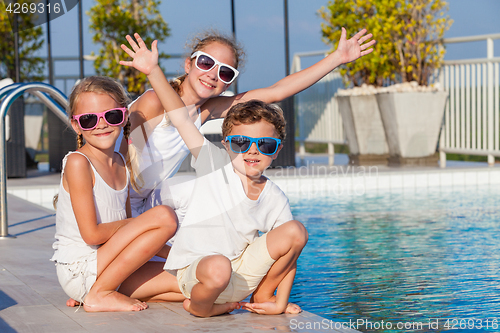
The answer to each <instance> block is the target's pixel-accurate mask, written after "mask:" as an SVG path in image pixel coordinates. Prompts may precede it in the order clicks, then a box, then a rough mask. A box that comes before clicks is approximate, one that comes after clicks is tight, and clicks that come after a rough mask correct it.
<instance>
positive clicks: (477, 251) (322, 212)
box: [289, 186, 500, 332]
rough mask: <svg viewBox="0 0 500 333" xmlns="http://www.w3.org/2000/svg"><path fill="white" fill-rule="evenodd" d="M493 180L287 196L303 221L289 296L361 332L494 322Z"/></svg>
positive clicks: (498, 193) (499, 320)
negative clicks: (304, 238) (305, 237)
mask: <svg viewBox="0 0 500 333" xmlns="http://www.w3.org/2000/svg"><path fill="white" fill-rule="evenodd" d="M497 188H498V187H497ZM497 188H495V187H494V186H491V187H490V186H481V187H476V186H473V187H461V188H459V189H457V188H454V189H453V188H437V189H436V190H427V189H426V190H425V191H419V190H418V189H416V190H415V191H412V192H410V193H408V192H401V193H397V192H394V191H393V192H387V193H372V194H370V193H369V192H368V193H366V194H364V195H350V196H343V197H340V196H327V197H320V198H311V199H307V198H306V199H301V198H298V197H294V196H293V195H291V196H289V197H290V204H291V206H292V211H293V214H294V216H295V218H296V219H298V220H300V221H302V222H303V223H304V225H305V226H306V227H307V229H308V231H309V242H308V244H307V246H306V248H305V249H304V251H303V253H302V255H301V257H300V258H299V263H298V272H297V276H296V280H295V284H294V288H293V290H292V295H291V301H292V302H296V303H298V304H299V305H301V306H302V307H303V309H305V310H307V311H310V312H313V313H316V314H318V315H321V316H323V317H325V318H329V319H334V320H335V321H338V322H343V323H349V322H351V323H352V322H356V323H359V324H361V326H359V325H358V326H357V327H353V326H351V327H352V328H357V329H358V330H360V331H363V332H366V331H377V332H385V331H386V332H389V331H390V332H428V331H433V332H436V331H443V330H448V329H449V330H451V329H453V330H454V332H497V331H499V328H500V284H499V278H500V241H499V239H500V205H499V203H500V189H497ZM471 319H472V320H471ZM389 323H390V326H391V329H392V330H389V329H388V328H389ZM400 323H401V324H400ZM429 323H430V324H431V326H430V328H429ZM436 323H438V326H439V329H438V330H433V329H434V328H437V326H436V325H437V324H436ZM326 325H327V324H326V323H323V326H324V327H322V328H327V326H326ZM398 325H399V326H398ZM402 325H406V328H405V327H404V326H402ZM330 328H331V326H330Z"/></svg>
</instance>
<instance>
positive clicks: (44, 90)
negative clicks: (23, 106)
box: [0, 82, 69, 239]
mask: <svg viewBox="0 0 500 333" xmlns="http://www.w3.org/2000/svg"><path fill="white" fill-rule="evenodd" d="M25 92H28V93H31V94H33V95H35V96H37V97H38V98H40V100H41V101H42V103H44V104H45V105H47V107H48V108H49V109H50V110H51V111H52V112H54V114H56V116H58V117H59V118H60V119H61V120H63V121H65V122H69V120H68V117H67V115H66V112H65V111H64V109H65V108H66V106H67V104H68V99H67V98H66V96H65V95H64V94H63V93H62V92H61V91H59V90H58V89H57V88H55V87H53V86H51V85H48V84H46V83H41V82H34V83H25V84H19V83H17V84H16V83H15V84H11V85H9V86H6V87H3V88H2V89H0V100H1V103H0V239H3V238H11V237H12V236H9V232H8V220H7V164H6V154H7V149H6V142H5V136H6V135H5V134H6V133H5V115H6V114H7V110H8V109H9V107H10V106H11V105H12V103H13V102H14V101H15V100H16V99H17V98H18V97H20V96H22V95H23V94H24V93H25ZM4 97H5V98H4ZM2 98H3V99H2Z"/></svg>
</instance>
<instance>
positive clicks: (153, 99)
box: [130, 89, 164, 120]
mask: <svg viewBox="0 0 500 333" xmlns="http://www.w3.org/2000/svg"><path fill="white" fill-rule="evenodd" d="M163 110H164V108H163V105H162V104H161V102H160V99H159V98H158V96H157V95H156V93H155V91H154V90H153V89H150V90H148V91H146V92H145V93H144V94H142V95H141V96H140V97H139V98H137V99H136V100H135V101H134V102H133V103H132V105H131V106H130V111H132V114H134V111H135V112H139V113H140V114H141V117H143V118H146V119H145V120H149V119H150V118H154V117H156V116H158V115H160V114H163Z"/></svg>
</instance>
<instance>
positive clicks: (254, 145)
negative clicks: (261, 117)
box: [248, 142, 259, 154]
mask: <svg viewBox="0 0 500 333" xmlns="http://www.w3.org/2000/svg"><path fill="white" fill-rule="evenodd" d="M248 152H249V153H253V154H257V153H258V152H259V149H257V144H256V143H255V142H252V144H251V145H250V148H249V149H248Z"/></svg>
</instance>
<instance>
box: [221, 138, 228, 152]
mask: <svg viewBox="0 0 500 333" xmlns="http://www.w3.org/2000/svg"><path fill="white" fill-rule="evenodd" d="M220 142H221V143H222V145H223V146H224V148H226V150H228V146H227V142H226V141H225V140H224V139H222V140H220Z"/></svg>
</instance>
